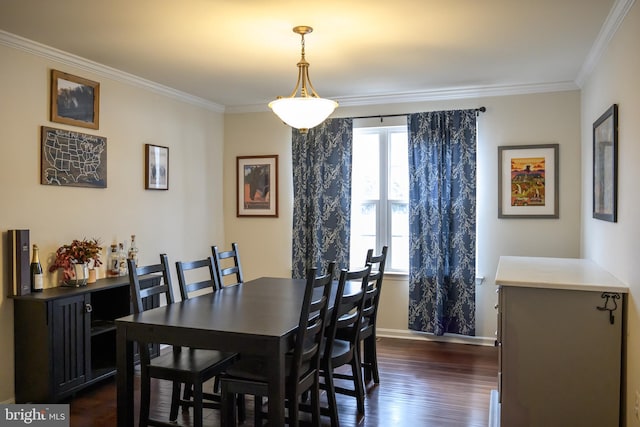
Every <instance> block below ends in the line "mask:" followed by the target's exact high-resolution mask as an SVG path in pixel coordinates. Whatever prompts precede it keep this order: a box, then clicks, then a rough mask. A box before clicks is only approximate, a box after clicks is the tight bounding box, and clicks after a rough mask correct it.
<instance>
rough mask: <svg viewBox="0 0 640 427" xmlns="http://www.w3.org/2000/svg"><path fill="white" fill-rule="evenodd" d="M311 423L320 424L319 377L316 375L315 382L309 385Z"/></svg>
mask: <svg viewBox="0 0 640 427" xmlns="http://www.w3.org/2000/svg"><path fill="white" fill-rule="evenodd" d="M311 423H312V425H313V426H319V425H320V377H319V376H318V377H316V382H315V384H313V385H312V386H311Z"/></svg>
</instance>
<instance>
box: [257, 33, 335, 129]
mask: <svg viewBox="0 0 640 427" xmlns="http://www.w3.org/2000/svg"><path fill="white" fill-rule="evenodd" d="M312 31H313V28H311V27H309V26H306V25H301V26H297V27H294V28H293V32H294V33H296V34H300V36H301V38H302V41H301V45H302V57H301V58H300V62H298V82H297V83H296V87H295V88H294V89H293V92H291V95H289V96H288V97H282V96H279V97H278V98H277V99H276V100H275V101H271V102H270V103H269V108H271V109H272V110H273V112H274V113H275V114H276V115H277V116H278V117H280V119H281V120H282V121H283V122H285V123H286V124H288V125H289V126H291V127H293V128H296V129H299V130H300V131H301V132H302V133H306V132H307V130H308V129H311V128H312V127H315V126H318V125H319V124H320V123H322V122H324V121H325V120H326V118H327V117H329V115H330V114H331V113H333V110H335V109H336V107H337V106H338V103H337V102H335V101H333V100H331V99H325V98H320V97H319V96H318V94H317V93H316V91H315V89H314V88H313V85H312V84H311V80H310V79H309V63H308V62H307V60H306V59H305V57H304V53H305V52H304V35H305V34H309V33H310V32H312ZM298 89H300V96H296V95H297V94H298Z"/></svg>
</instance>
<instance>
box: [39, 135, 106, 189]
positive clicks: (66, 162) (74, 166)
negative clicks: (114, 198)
mask: <svg viewBox="0 0 640 427" xmlns="http://www.w3.org/2000/svg"><path fill="white" fill-rule="evenodd" d="M40 164H41V166H40V167H41V169H40V183H41V184H44V185H65V186H72V187H94V188H106V187H107V138H104V137H101V136H95V135H87V134H85V133H80V132H73V131H69V130H63V129H54V128H50V127H46V126H42V153H41V163H40Z"/></svg>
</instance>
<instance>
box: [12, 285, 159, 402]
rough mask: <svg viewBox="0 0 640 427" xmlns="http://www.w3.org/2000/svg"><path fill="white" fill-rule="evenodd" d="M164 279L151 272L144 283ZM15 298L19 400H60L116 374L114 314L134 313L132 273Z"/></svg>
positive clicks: (152, 303) (16, 369) (150, 303)
mask: <svg viewBox="0 0 640 427" xmlns="http://www.w3.org/2000/svg"><path fill="white" fill-rule="evenodd" d="M159 280H160V278H159V277H157V276H148V277H145V278H144V279H143V280H141V286H142V287H148V286H151V285H153V284H154V282H157V281H159ZM11 298H12V299H13V301H14V305H13V307H14V321H13V322H14V327H13V330H14V354H15V400H16V403H56V402H59V401H62V400H64V399H66V398H68V397H70V396H72V395H73V394H74V393H76V392H78V391H80V390H82V389H84V388H85V387H88V386H90V385H91V384H94V383H96V382H98V381H101V380H103V379H105V378H108V377H110V376H113V375H114V374H115V370H116V328H115V324H114V320H115V319H117V318H119V317H123V316H126V315H128V314H131V313H132V310H131V296H130V289H129V277H128V276H123V277H113V278H104V279H98V280H97V281H96V282H95V283H92V284H89V285H87V286H83V287H79V288H68V287H58V288H50V289H45V290H44V291H43V292H41V293H33V294H30V295H25V296H13V297H11ZM146 304H147V305H150V306H155V307H157V306H159V305H160V301H159V299H158V298H156V299H155V300H153V301H146ZM147 308H148V307H147ZM158 351H159V346H158V345H155V347H154V349H153V351H152V352H153V353H156V354H157V353H158Z"/></svg>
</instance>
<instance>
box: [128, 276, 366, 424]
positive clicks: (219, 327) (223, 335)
mask: <svg viewBox="0 0 640 427" xmlns="http://www.w3.org/2000/svg"><path fill="white" fill-rule="evenodd" d="M304 285H305V280H304V279H285V278H271V277H263V278H259V279H255V280H251V281H248V282H245V283H243V284H240V285H237V286H231V287H228V288H224V289H223V290H221V291H218V292H213V293H209V294H205V295H202V296H198V297H195V298H190V299H188V300H186V301H182V302H178V303H174V304H170V305H166V306H162V307H158V308H154V309H151V310H148V311H145V312H143V313H140V314H134V315H130V316H126V317H122V318H120V319H117V320H116V329H117V333H116V335H117V338H116V341H117V346H116V347H117V348H116V351H117V357H116V358H117V373H116V378H117V402H118V408H117V410H118V426H120V427H131V426H133V425H134V422H133V420H134V404H133V401H134V396H133V377H134V352H133V343H134V342H135V341H140V342H153V343H161V344H169V345H181V346H188V347H195V348H203V349H215V350H221V351H230V352H237V353H240V354H247V355H255V356H259V357H262V358H263V359H264V360H265V361H266V366H267V369H268V372H266V374H267V375H266V376H267V378H268V381H269V396H268V398H269V422H270V425H274V426H280V425H284V419H285V405H284V401H285V354H286V353H287V351H289V350H290V349H291V348H292V347H293V336H294V334H295V331H296V329H297V327H298V321H299V317H300V311H301V308H302V299H303V295H304V287H305V286H304ZM354 285H355V284H354ZM332 304H333V296H332V298H331V302H330V305H332Z"/></svg>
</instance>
